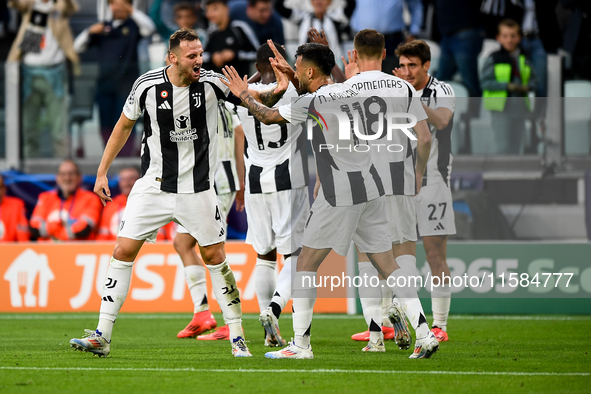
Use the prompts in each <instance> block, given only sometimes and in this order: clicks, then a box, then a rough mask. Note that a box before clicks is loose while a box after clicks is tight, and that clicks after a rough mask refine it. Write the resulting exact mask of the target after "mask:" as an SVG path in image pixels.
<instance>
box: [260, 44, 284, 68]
mask: <svg viewBox="0 0 591 394" xmlns="http://www.w3.org/2000/svg"><path fill="white" fill-rule="evenodd" d="M274 44H275V48H277V51H279V53H280V54H281V56H283V58H287V55H286V54H285V49H283V47H282V46H281V45H279V44H277V43H276V42H274ZM270 57H275V55H274V54H273V51H272V50H271V47H270V46H269V44H267V43H264V44H263V45H261V46H260V47H259V49H258V50H257V64H258V66H259V67H271V62H269V58H270Z"/></svg>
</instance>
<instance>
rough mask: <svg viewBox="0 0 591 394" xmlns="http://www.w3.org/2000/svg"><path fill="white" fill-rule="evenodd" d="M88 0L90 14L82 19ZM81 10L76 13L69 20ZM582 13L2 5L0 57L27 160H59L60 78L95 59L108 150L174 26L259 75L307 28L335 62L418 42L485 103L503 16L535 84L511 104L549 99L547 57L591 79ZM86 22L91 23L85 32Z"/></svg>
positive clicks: (325, 5) (338, 0)
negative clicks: (377, 40) (258, 56)
mask: <svg viewBox="0 0 591 394" xmlns="http://www.w3.org/2000/svg"><path fill="white" fill-rule="evenodd" d="M94 3H96V12H95V13H94V14H89V13H88V12H89V9H93V8H94ZM7 6H8V8H7ZM81 9H82V10H84V13H82V11H80V12H78V13H77V11H79V10H81ZM548 10H555V11H556V12H548ZM93 11H94V10H93ZM590 12H591V6H590V5H589V2H586V1H583V0H479V1H470V2H466V1H462V0H386V1H377V0H309V1H304V2H302V1H294V0H227V1H216V2H209V1H196V0H188V1H187V0H101V1H97V2H89V1H86V0H8V1H7V2H3V3H2V4H0V18H1V19H0V37H2V49H1V50H0V60H2V61H4V60H10V61H20V62H21V63H22V78H23V84H22V89H23V94H22V109H23V110H22V119H23V137H24V139H23V142H24V144H23V145H24V157H26V158H28V157H48V156H49V157H62V158H63V157H67V156H68V155H67V152H66V150H65V148H67V127H68V126H67V123H68V122H67V120H68V118H67V117H68V115H67V110H66V108H67V100H66V96H67V94H68V89H70V90H71V87H70V88H68V82H67V81H68V74H71V75H74V76H75V75H78V73H79V68H80V67H79V65H80V63H81V62H82V63H85V62H96V63H98V65H99V73H98V80H97V84H96V86H97V89H96V93H95V101H96V103H97V105H98V108H99V115H100V116H99V118H100V133H101V136H102V139H103V141H105V142H106V141H107V139H108V137H109V135H110V133H111V132H112V130H113V127H114V125H115V123H116V121H117V116H118V115H117V114H118V113H119V110H120V108H121V107H122V105H123V103H124V100H125V97H126V94H127V92H128V91H129V89H130V87H131V85H132V84H133V81H134V80H135V79H136V78H137V77H138V76H139V75H141V73H143V72H145V71H147V69H149V65H150V64H152V65H153V64H154V59H150V54H149V48H150V46H151V45H152V44H153V43H157V42H166V41H167V40H168V37H170V35H171V34H172V32H174V31H175V30H176V29H178V28H179V27H192V28H194V29H196V31H197V32H198V34H199V36H200V38H201V41H202V43H203V46H204V48H205V57H206V62H205V67H206V69H211V70H214V71H220V70H221V67H222V66H224V65H227V64H229V65H233V66H234V67H236V68H237V70H238V71H239V73H241V74H248V73H252V72H254V71H255V70H254V60H255V52H256V49H257V48H258V47H259V46H260V44H262V43H264V42H266V40H267V39H272V40H273V41H274V42H277V43H279V44H281V45H288V46H289V45H290V44H297V45H301V44H303V43H305V42H308V40H309V38H308V36H307V31H308V29H309V28H310V27H313V28H316V29H317V30H319V31H320V30H323V31H324V32H325V34H326V38H327V41H328V43H329V45H330V47H331V48H332V50H333V51H334V53H335V58H336V59H337V62H338V63H340V65H341V66H342V63H341V62H340V58H341V55H343V54H346V53H347V51H348V50H351V49H352V37H353V36H354V35H355V33H357V32H358V31H360V30H363V29H367V28H371V29H376V30H377V31H379V32H380V33H382V34H384V36H385V38H386V51H387V54H386V59H385V60H384V70H393V69H394V68H395V67H396V66H397V64H398V62H397V58H396V56H395V55H394V50H395V49H396V47H397V46H398V45H399V44H401V43H403V42H409V41H412V40H413V39H415V38H421V39H424V40H428V42H429V43H430V44H431V45H432V46H437V47H438V50H435V49H433V48H432V51H433V52H434V62H433V65H432V71H433V74H434V76H435V77H436V78H437V79H439V80H443V81H450V80H452V79H455V80H456V81H461V83H463V84H464V86H465V87H466V89H467V92H468V95H469V97H481V96H482V95H483V91H484V90H490V89H485V87H486V86H483V84H485V85H486V84H487V82H486V81H485V80H484V79H486V75H483V73H485V71H486V70H487V68H486V67H483V63H484V62H483V61H484V59H485V58H486V57H487V56H488V55H489V54H490V52H491V51H488V53H485V57H484V58H483V59H480V60H479V56H482V55H481V53H484V52H483V42H484V41H485V39H493V40H494V39H496V38H497V36H498V33H499V32H498V28H497V26H498V24H499V22H501V21H502V20H504V19H511V20H513V21H515V22H516V23H517V25H518V30H519V31H520V33H519V35H520V37H521V43H520V46H519V51H520V53H521V54H524V55H525V56H526V58H527V60H528V62H529V63H531V64H530V65H531V70H532V71H533V75H535V76H537V78H535V81H536V83H535V86H534V84H533V83H532V84H530V85H531V86H530V92H531V93H530V92H515V91H511V92H510V93H509V96H510V97H511V96H515V95H516V94H522V93H530V95H531V94H535V96H538V97H545V96H546V95H547V83H546V82H547V61H546V59H547V55H548V54H551V53H561V54H564V55H565V56H566V59H567V61H566V66H567V67H566V70H565V76H566V78H573V79H591V74H590V71H589V70H591V67H589V65H590V62H591V35H590V32H591V22H590V21H589V19H590V18H588V15H589V14H590ZM91 15H92V16H91ZM91 17H94V18H96V21H95V22H93V23H90V24H88V22H87V21H88V20H89V19H90V18H91ZM19 23H20V27H18V26H19ZM85 23H86V24H87V25H86V26H84V29H83V30H82V31H76V30H80V28H79V27H80V26H81V25H83V24H85ZM69 25H72V26H77V27H78V29H71V28H70V26H69ZM17 27H18V28H17ZM72 31H73V32H74V33H76V34H73V33H72ZM74 37H75V39H74ZM11 43H12V45H11V48H10V53H8V48H9V45H10V44H11ZM297 45H296V46H297ZM485 49H486V48H485ZM87 50H88V52H86V51H87ZM485 52H486V51H485ZM438 53H439V55H438ZM288 55H291V54H290V53H289V51H288ZM435 57H439V59H435ZM162 63H164V59H162ZM436 64H437V65H438V66H437V67H436ZM492 69H493V67H489V68H488V70H489V71H490V70H492ZM115 70H118V71H115ZM70 81H71V78H70ZM475 103H477V102H475ZM536 110H541V111H543V109H540V108H537V109H536ZM43 114H45V116H42V115H43ZM510 116H511V115H509V117H510ZM498 119H499V117H497V123H499V121H498ZM501 123H502V122H501ZM44 126H47V127H48V128H49V130H50V131H51V142H52V144H49V145H48V146H44V145H43V144H40V143H39V141H40V140H42V138H40V136H41V131H42V130H43V127H44ZM134 141H135V139H130V140H129V141H128V143H127V145H126V147H125V149H124V150H123V152H122V153H121V155H122V156H137V153H138V149H137V146H136V145H137V143H135V144H134ZM511 142H512V141H509V142H507V145H511ZM501 145H503V146H501V148H500V149H504V145H505V144H501ZM512 146H515V144H512ZM526 150H527V149H526ZM502 153H515V152H513V151H511V152H509V151H505V150H503V151H502Z"/></svg>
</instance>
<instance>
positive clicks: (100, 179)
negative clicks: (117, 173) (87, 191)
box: [94, 113, 135, 205]
mask: <svg viewBox="0 0 591 394" xmlns="http://www.w3.org/2000/svg"><path fill="white" fill-rule="evenodd" d="M134 124H135V120H131V119H128V118H127V116H125V115H124V114H123V113H122V114H121V116H120V117H119V121H118V122H117V124H116V125H115V128H114V129H113V132H112V133H111V136H110V137H109V140H108V141H107V146H106V147H105V151H104V152H103V158H102V159H101V164H100V165H99V168H98V171H97V173H96V182H95V184H94V192H95V193H96V194H97V195H98V196H99V197H100V199H101V202H102V203H103V205H107V201H113V200H112V199H111V191H110V190H109V180H108V179H107V173H108V172H109V167H111V164H112V163H113V160H114V159H115V157H116V156H117V155H118V154H119V151H121V149H122V148H123V145H125V143H126V142H127V139H128V138H129V136H130V135H131V130H132V129H133V125H134Z"/></svg>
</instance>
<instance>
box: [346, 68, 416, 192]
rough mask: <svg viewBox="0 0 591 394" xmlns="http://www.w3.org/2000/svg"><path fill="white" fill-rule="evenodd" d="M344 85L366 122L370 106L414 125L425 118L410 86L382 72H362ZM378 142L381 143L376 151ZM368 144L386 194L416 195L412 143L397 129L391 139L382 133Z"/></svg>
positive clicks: (414, 158)
mask: <svg viewBox="0 0 591 394" xmlns="http://www.w3.org/2000/svg"><path fill="white" fill-rule="evenodd" d="M346 84H348V85H350V86H351V87H352V89H353V90H355V91H356V92H358V94H359V96H358V97H359V98H360V103H361V107H363V108H366V109H367V110H366V114H365V117H366V118H367V119H369V116H370V115H369V112H368V111H369V108H371V107H372V106H376V107H378V108H379V112H380V113H410V114H413V115H414V116H415V117H416V120H417V122H418V121H421V120H425V119H427V114H426V113H425V110H424V109H423V107H422V106H421V102H420V100H419V99H418V98H417V97H418V96H417V93H416V91H415V89H414V88H413V87H412V85H411V84H410V83H408V82H406V81H404V80H403V79H400V78H398V77H395V76H394V75H391V74H386V73H384V72H382V71H365V72H362V73H359V74H357V75H355V76H353V77H351V78H349V79H348V80H347V82H346ZM361 101H363V102H361ZM398 121H399V122H400V123H401V124H405V123H408V122H410V120H407V119H398ZM409 130H412V129H409ZM374 132H375V130H374ZM372 142H373V141H372ZM378 143H379V144H383V146H382V147H380V149H378V146H377V144H378ZM370 145H371V146H372V150H371V153H372V157H373V161H374V165H375V166H376V169H377V170H378V173H379V174H380V177H381V178H382V181H383V183H384V189H385V191H386V194H387V195H415V194H417V191H416V189H417V187H416V173H415V164H416V146H417V145H416V141H413V140H411V139H410V138H409V137H408V136H407V135H406V134H404V133H403V132H402V131H401V130H393V132H392V133H391V136H389V137H388V136H387V135H386V133H383V137H382V138H381V139H379V140H376V142H375V143H373V145H372V144H371V143H370Z"/></svg>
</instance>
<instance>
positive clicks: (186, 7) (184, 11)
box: [150, 0, 207, 47]
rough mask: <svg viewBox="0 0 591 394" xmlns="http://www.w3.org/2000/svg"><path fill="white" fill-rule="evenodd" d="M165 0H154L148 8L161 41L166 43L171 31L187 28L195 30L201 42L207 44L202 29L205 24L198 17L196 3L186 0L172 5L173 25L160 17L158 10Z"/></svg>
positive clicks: (204, 32) (205, 33) (205, 35)
mask: <svg viewBox="0 0 591 394" xmlns="http://www.w3.org/2000/svg"><path fill="white" fill-rule="evenodd" d="M165 1H167V0H156V1H155V2H154V4H153V5H152V9H151V10H150V17H151V18H152V19H153V20H154V23H155V24H156V29H157V30H158V33H159V34H160V36H161V37H162V41H164V42H166V43H168V39H169V38H170V36H171V35H172V33H174V32H175V31H177V30H178V29H180V28H188V29H193V30H195V31H196V32H197V34H198V35H199V39H200V40H201V44H202V45H203V46H204V47H205V45H206V44H207V32H206V31H205V30H204V27H206V24H205V23H203V21H202V20H201V18H200V12H199V9H198V6H197V4H196V3H191V2H188V1H183V2H180V3H176V4H175V5H174V7H173V13H174V25H173V26H169V25H168V24H167V23H165V22H164V20H163V19H162V14H161V12H160V9H161V6H162V3H163V2H165ZM203 19H205V18H203Z"/></svg>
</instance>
